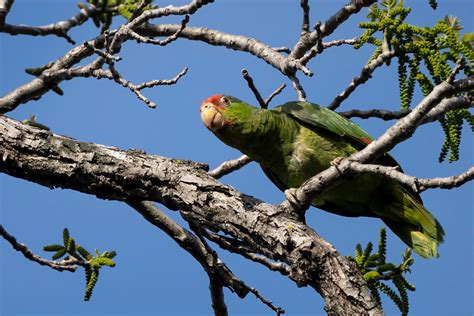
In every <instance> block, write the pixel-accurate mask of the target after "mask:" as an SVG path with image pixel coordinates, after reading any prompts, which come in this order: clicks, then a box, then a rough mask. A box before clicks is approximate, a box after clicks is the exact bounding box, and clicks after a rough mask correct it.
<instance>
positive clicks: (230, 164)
mask: <svg viewBox="0 0 474 316" xmlns="http://www.w3.org/2000/svg"><path fill="white" fill-rule="evenodd" d="M251 161H252V159H250V158H249V157H248V156H246V155H242V156H240V157H239V158H237V159H233V160H227V161H224V162H223V163H221V164H220V165H219V166H217V167H216V168H215V169H213V170H211V171H209V175H210V176H211V177H213V178H216V179H219V178H221V177H223V176H225V175H226V174H229V173H231V172H234V171H236V170H239V169H240V168H242V167H243V166H245V165H246V164H248V163H249V162H251Z"/></svg>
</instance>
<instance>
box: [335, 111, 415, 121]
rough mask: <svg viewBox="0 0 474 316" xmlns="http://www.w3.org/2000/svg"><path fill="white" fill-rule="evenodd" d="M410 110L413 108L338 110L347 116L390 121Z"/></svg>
mask: <svg viewBox="0 0 474 316" xmlns="http://www.w3.org/2000/svg"><path fill="white" fill-rule="evenodd" d="M410 112H411V110H401V111H390V110H384V109H371V110H358V109H354V110H349V111H344V112H338V113H339V114H340V115H342V116H344V117H346V118H351V117H358V118H362V119H367V118H371V117H377V118H380V119H382V120H384V121H389V120H395V119H399V118H402V117H404V116H406V115H407V114H408V113H410Z"/></svg>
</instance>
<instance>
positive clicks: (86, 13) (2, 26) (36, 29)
mask: <svg viewBox="0 0 474 316" xmlns="http://www.w3.org/2000/svg"><path fill="white" fill-rule="evenodd" d="M2 2H3V1H0V32H3V33H8V34H10V35H18V34H22V35H32V36H47V35H56V36H58V37H63V38H65V39H66V40H67V41H68V42H69V43H71V44H73V45H75V44H76V42H75V41H74V40H73V39H72V38H71V37H70V36H69V35H68V34H67V33H68V32H69V30H70V29H72V28H73V27H75V26H78V25H81V24H83V23H84V22H86V21H87V20H88V19H89V18H90V17H91V16H92V15H93V14H95V13H97V12H98V11H99V10H98V9H97V8H96V7H93V6H92V7H86V8H83V9H81V10H80V11H79V13H78V14H76V15H75V16H73V17H71V18H70V19H67V20H64V21H60V22H56V23H51V24H48V25H43V26H27V25H11V24H7V23H2V18H3V21H4V19H5V16H6V14H7V13H8V10H5V9H4V8H5V5H4V6H3V7H2ZM8 3H10V5H11V3H13V1H6V4H7V6H6V8H9V7H8ZM3 12H6V13H5V14H3Z"/></svg>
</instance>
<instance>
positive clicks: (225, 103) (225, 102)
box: [219, 97, 230, 106]
mask: <svg viewBox="0 0 474 316" xmlns="http://www.w3.org/2000/svg"><path fill="white" fill-rule="evenodd" d="M219 103H220V104H221V105H223V106H229V104H230V101H229V99H227V98H226V97H222V98H221V99H220V101H219Z"/></svg>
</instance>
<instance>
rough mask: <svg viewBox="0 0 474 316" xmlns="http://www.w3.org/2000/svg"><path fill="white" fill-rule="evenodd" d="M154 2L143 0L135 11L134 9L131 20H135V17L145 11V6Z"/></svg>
mask: <svg viewBox="0 0 474 316" xmlns="http://www.w3.org/2000/svg"><path fill="white" fill-rule="evenodd" d="M151 2H152V0H142V2H141V3H140V4H139V5H138V7H137V9H136V10H135V11H133V13H132V15H131V16H130V20H129V21H133V20H135V18H136V17H137V16H139V15H140V14H142V13H143V9H145V7H146V6H147V5H148V4H150V3H151Z"/></svg>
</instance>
